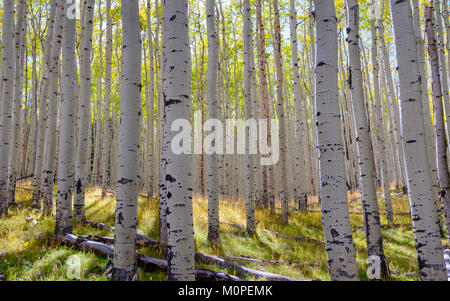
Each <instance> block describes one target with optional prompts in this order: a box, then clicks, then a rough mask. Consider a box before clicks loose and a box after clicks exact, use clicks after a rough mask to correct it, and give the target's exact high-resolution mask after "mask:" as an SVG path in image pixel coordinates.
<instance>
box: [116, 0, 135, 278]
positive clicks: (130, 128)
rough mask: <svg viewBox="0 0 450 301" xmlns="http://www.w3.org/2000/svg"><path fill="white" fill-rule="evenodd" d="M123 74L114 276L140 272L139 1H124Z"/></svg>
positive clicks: (124, 276) (119, 276)
mask: <svg viewBox="0 0 450 301" xmlns="http://www.w3.org/2000/svg"><path fill="white" fill-rule="evenodd" d="M122 28H123V45H122V56H123V57H122V59H123V61H122V62H123V64H122V65H123V74H122V80H121V81H122V84H121V94H120V120H121V123H120V145H119V156H118V161H119V169H118V178H119V179H118V181H117V201H116V233H115V240H114V261H113V266H114V268H113V273H112V279H113V280H121V281H123V280H132V279H133V278H135V277H137V276H136V226H137V225H136V223H137V201H138V182H139V173H138V156H139V148H140V145H139V142H140V139H139V133H140V120H141V108H140V107H141V68H142V67H141V35H140V24H139V1H138V0H124V1H122Z"/></svg>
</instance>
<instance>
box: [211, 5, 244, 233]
mask: <svg viewBox="0 0 450 301" xmlns="http://www.w3.org/2000/svg"><path fill="white" fill-rule="evenodd" d="M214 4H215V0H207V2H206V25H207V30H208V82H207V99H208V111H209V119H210V120H211V119H218V117H219V115H218V101H217V91H216V87H217V68H218V63H217V56H218V55H217V50H218V49H217V34H216V25H215V13H214ZM244 5H245V1H244ZM244 9H245V8H244ZM213 130H214V131H217V129H213ZM216 137H217V135H216ZM221 138H222V137H219V139H221ZM214 143H215V144H217V143H218V141H214ZM217 160H218V156H217V154H216V153H213V154H209V155H208V156H207V166H208V169H207V178H206V181H207V184H206V196H207V198H208V240H209V241H212V242H219V237H220V232H219V175H218V162H217Z"/></svg>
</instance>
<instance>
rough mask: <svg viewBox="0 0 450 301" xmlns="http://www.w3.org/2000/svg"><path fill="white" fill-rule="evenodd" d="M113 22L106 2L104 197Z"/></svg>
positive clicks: (107, 151) (103, 188) (106, 179)
mask: <svg viewBox="0 0 450 301" xmlns="http://www.w3.org/2000/svg"><path fill="white" fill-rule="evenodd" d="M112 46H113V36H112V21H111V0H106V65H105V104H104V106H103V134H102V164H101V165H100V166H101V168H102V176H101V180H102V183H101V184H102V196H105V195H106V188H107V187H108V168H111V167H112V164H108V161H109V160H108V158H109V153H110V143H111V134H110V130H109V125H110V117H109V112H110V107H111V73H112V72H111V71H112V50H113V49H112Z"/></svg>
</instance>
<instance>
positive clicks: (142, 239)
mask: <svg viewBox="0 0 450 301" xmlns="http://www.w3.org/2000/svg"><path fill="white" fill-rule="evenodd" d="M84 223H85V224H88V225H90V226H91V227H93V228H96V229H100V230H104V229H107V230H109V231H116V228H114V227H112V226H109V225H107V224H104V223H99V222H94V221H90V220H85V221H84ZM136 240H137V243H139V244H145V245H146V246H155V247H156V246H158V247H159V242H157V241H156V240H153V239H151V238H150V237H147V236H145V235H142V234H139V233H136Z"/></svg>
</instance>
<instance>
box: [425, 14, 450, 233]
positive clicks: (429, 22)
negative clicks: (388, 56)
mask: <svg viewBox="0 0 450 301" xmlns="http://www.w3.org/2000/svg"><path fill="white" fill-rule="evenodd" d="M424 18H425V24H426V33H427V40H428V54H429V60H430V66H431V77H432V87H431V92H432V94H433V107H434V130H435V133H436V159H437V160H436V161H437V167H438V175H439V184H440V186H441V192H440V195H441V197H442V199H443V201H444V208H445V222H446V225H447V229H450V187H449V185H450V183H449V182H450V180H449V173H448V162H447V140H446V138H445V132H446V131H445V123H444V108H443V103H442V87H441V79H440V74H439V54H438V50H437V46H436V38H435V36H434V30H433V10H432V8H431V7H425V16H424ZM443 63H445V62H443ZM447 235H448V239H449V241H450V232H448V233H447Z"/></svg>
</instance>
